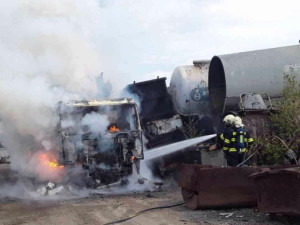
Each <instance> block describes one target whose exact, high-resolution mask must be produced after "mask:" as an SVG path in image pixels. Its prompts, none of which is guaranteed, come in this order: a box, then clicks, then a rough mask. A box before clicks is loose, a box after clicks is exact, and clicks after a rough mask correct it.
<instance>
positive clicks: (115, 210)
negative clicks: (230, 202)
mask: <svg viewBox="0 0 300 225" xmlns="http://www.w3.org/2000/svg"><path fill="white" fill-rule="evenodd" d="M8 174H9V167H7V166H0V181H1V186H0V194H1V193H3V192H4V191H6V192H7V191H11V190H4V186H5V180H7V178H5V177H7V176H9V175H8ZM16 185H17V184H16ZM1 187H2V188H1ZM16 190H18V189H16ZM16 190H15V191H16ZM0 198H1V195H0ZM182 201H183V200H182V196H181V190H180V188H179V187H178V186H177V185H176V183H174V182H166V184H165V185H164V187H163V188H162V189H161V190H159V191H155V192H143V193H130V194H126V195H125V194H123V195H109V196H108V195H95V196H92V197H89V198H80V199H73V200H62V199H59V198H58V200H55V201H54V200H52V201H49V200H43V201H32V200H12V198H10V199H9V200H8V199H7V198H3V196H2V198H1V199H0V225H18V224H32V225H40V224H47V225H56V224H64V225H65V224H68V225H81V224H97V225H99V224H100V225H101V224H106V223H108V222H112V221H116V220H120V219H123V218H127V217H129V216H132V215H135V214H136V213H137V212H139V211H141V210H145V209H148V208H151V207H158V206H166V205H173V204H176V203H180V202H182ZM122 224H128V225H130V224H132V225H133V224H136V225H139V224H140V225H154V224H155V225H168V224H174V225H179V224H200V225H209V224H213V225H240V224H241V225H261V224H265V225H282V224H295V225H296V224H300V218H295V217H283V216H281V217H280V216H278V217H270V216H268V215H265V214H263V213H256V212H254V210H253V209H226V210H197V211H193V210H190V209H188V208H186V207H185V206H184V205H180V206H177V207H173V208H167V209H157V210H153V211H149V212H145V213H143V214H140V215H139V216H137V217H135V218H133V219H131V220H128V221H126V222H123V223H122Z"/></svg>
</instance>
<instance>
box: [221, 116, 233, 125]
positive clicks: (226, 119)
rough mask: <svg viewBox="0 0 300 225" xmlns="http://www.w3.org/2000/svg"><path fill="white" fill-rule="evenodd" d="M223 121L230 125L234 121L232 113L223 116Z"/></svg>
mask: <svg viewBox="0 0 300 225" xmlns="http://www.w3.org/2000/svg"><path fill="white" fill-rule="evenodd" d="M223 122H224V123H226V124H228V125H232V124H233V123H234V115H231V114H229V115H227V116H225V117H224V119H223Z"/></svg>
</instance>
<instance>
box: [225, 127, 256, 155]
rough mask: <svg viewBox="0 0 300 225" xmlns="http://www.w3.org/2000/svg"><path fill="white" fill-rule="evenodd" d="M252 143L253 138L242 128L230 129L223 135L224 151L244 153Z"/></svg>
mask: <svg viewBox="0 0 300 225" xmlns="http://www.w3.org/2000/svg"><path fill="white" fill-rule="evenodd" d="M252 144H253V138H252V137H250V135H249V132H248V131H246V130H245V129H243V128H236V129H232V130H231V131H230V132H227V133H226V135H225V136H224V147H223V150H224V151H229V152H238V153H245V152H247V149H249V148H250V146H251V145H252Z"/></svg>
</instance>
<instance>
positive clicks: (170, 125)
mask: <svg viewBox="0 0 300 225" xmlns="http://www.w3.org/2000/svg"><path fill="white" fill-rule="evenodd" d="M126 89H127V91H128V92H129V93H130V94H132V95H134V96H137V97H138V99H139V101H140V117H141V124H142V127H143V130H144V134H145V136H146V138H147V139H148V143H147V147H148V148H154V147H158V146H162V145H166V144H170V143H174V142H177V141H181V140H184V139H185V136H184V133H183V132H182V130H181V129H182V121H181V118H180V115H178V113H177V112H176V111H175V109H174V105H173V102H172V98H171V96H170V94H169V93H168V89H167V85H166V78H165V77H164V78H157V79H153V80H148V81H143V82H138V83H136V82H134V83H133V84H130V85H128V86H127V87H126Z"/></svg>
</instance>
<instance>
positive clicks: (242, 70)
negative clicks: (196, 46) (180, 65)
mask: <svg viewBox="0 0 300 225" xmlns="http://www.w3.org/2000/svg"><path fill="white" fill-rule="evenodd" d="M289 74H290V75H294V76H295V77H296V80H298V81H299V82H300V45H293V46H287V47H279V48H272V49H263V50H257V51H250V52H241V53H235V54H229V55H221V56H214V57H213V58H212V60H211V63H210V67H209V76H208V80H209V95H210V100H211V105H212V108H213V111H214V112H215V113H223V111H224V109H225V107H227V106H228V105H230V104H236V100H235V99H237V100H239V97H240V95H241V94H244V93H248V92H251V93H260V94H263V93H267V94H268V95H269V96H270V97H271V98H272V97H278V96H280V94H281V91H282V89H283V86H284V75H289Z"/></svg>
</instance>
